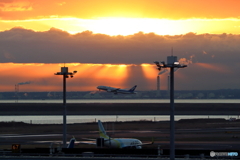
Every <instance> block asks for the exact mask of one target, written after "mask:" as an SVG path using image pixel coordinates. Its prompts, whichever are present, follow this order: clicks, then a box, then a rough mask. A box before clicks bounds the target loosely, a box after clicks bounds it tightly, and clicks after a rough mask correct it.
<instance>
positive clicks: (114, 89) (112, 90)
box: [97, 85, 137, 94]
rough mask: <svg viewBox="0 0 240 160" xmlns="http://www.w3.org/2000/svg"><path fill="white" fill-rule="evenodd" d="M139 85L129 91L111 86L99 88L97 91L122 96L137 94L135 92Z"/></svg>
mask: <svg viewBox="0 0 240 160" xmlns="http://www.w3.org/2000/svg"><path fill="white" fill-rule="evenodd" d="M136 87H137V85H135V86H133V87H132V88H130V89H129V90H126V89H120V88H114V87H109V86H98V87H97V89H99V90H103V91H107V92H114V94H118V93H122V94H136V92H134V90H135V89H136Z"/></svg>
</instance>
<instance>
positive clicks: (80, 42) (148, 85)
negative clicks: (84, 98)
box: [0, 0, 240, 92]
mask: <svg viewBox="0 0 240 160" xmlns="http://www.w3.org/2000/svg"><path fill="white" fill-rule="evenodd" d="M239 7H240V1H239V0H229V1H228V2H227V3H226V1H225V0H209V1H201V0H196V1H192V0H181V1H178V0H171V1H169V0H128V1H127V0H114V1H113V0H67V1H66V0H51V1H42V0H0V65H1V67H0V73H1V74H0V92H5V91H7V92H9V91H14V86H15V85H16V84H19V85H20V89H21V90H20V91H25V92H32V91H61V90H62V77H61V76H55V75H54V73H56V72H59V71H60V69H61V67H63V66H64V65H65V66H67V67H69V70H70V71H74V70H76V71H78V73H77V74H76V75H75V76H74V78H72V79H68V80H67V86H68V90H69V91H94V90H96V87H97V86H98V85H108V86H113V87H121V88H131V87H132V86H134V85H138V88H137V90H156V88H157V87H156V86H157V85H156V78H157V76H158V75H159V76H160V81H161V85H160V86H161V87H160V88H161V89H167V77H168V76H169V71H162V72H159V71H158V70H157V69H156V66H155V65H154V63H153V61H166V60H167V56H170V55H171V54H172V53H171V50H172V48H173V55H174V56H177V57H178V60H179V61H180V62H181V63H182V64H186V65H188V67H187V68H184V69H179V70H177V71H176V72H175V89H177V90H209V89H211V90H215V89H240V85H239V78H240V71H239V68H240V62H239V57H240V56H239V53H240V45H239V44H240V18H239V17H240V14H239V11H238V10H239Z"/></svg>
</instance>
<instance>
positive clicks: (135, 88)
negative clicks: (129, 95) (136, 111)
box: [129, 85, 137, 92]
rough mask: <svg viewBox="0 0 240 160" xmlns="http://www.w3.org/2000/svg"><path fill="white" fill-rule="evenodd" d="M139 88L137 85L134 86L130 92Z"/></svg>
mask: <svg viewBox="0 0 240 160" xmlns="http://www.w3.org/2000/svg"><path fill="white" fill-rule="evenodd" d="M136 88H137V85H135V86H133V87H132V88H131V89H129V91H130V92H134V90H135V89H136Z"/></svg>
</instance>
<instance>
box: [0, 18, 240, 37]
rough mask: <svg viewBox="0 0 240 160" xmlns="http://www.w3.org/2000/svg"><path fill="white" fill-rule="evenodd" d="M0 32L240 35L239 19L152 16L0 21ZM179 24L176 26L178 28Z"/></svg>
mask: <svg viewBox="0 0 240 160" xmlns="http://www.w3.org/2000/svg"><path fill="white" fill-rule="evenodd" d="M0 24H1V25H0V31H4V30H9V29H11V28H13V27H16V26H18V27H23V28H26V29H32V30H35V31H47V30H49V29H50V28H58V29H61V30H63V31H66V32H68V33H71V34H76V33H81V32H83V31H86V30H89V31H92V32H93V33H101V34H107V35H110V36H116V35H124V36H126V35H132V34H135V33H138V32H143V33H155V34H158V35H179V34H186V33H189V32H194V33H197V34H203V33H212V34H221V33H233V34H239V33H240V31H239V28H240V20H239V19H234V18H232V19H185V20H171V19H152V18H114V17H111V18H98V19H79V18H74V17H72V18H55V17H53V18H47V19H45V18H44V19H30V20H9V21H8V20H0ZM176 26H177V27H176Z"/></svg>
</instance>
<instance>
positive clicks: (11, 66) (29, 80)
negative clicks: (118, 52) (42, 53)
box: [0, 63, 165, 92]
mask: <svg viewBox="0 0 240 160" xmlns="http://www.w3.org/2000/svg"><path fill="white" fill-rule="evenodd" d="M65 65H66V66H67V67H69V69H68V70H69V72H73V71H75V70H76V71H77V74H76V75H75V76H74V78H69V79H67V85H68V90H69V91H95V90H97V89H96V87H97V86H98V85H107V86H108V85H109V86H115V87H119V86H121V87H124V88H130V87H132V86H133V85H135V84H136V83H139V82H140V81H142V80H144V79H147V80H154V79H155V77H156V75H157V73H158V71H157V70H155V66H154V65H153V64H148V65H124V64H81V63H70V64H65ZM61 67H63V64H41V63H28V64H26V63H25V64H21V63H2V64H1V68H0V73H1V75H0V79H1V91H10V92H11V91H14V85H16V84H19V88H20V91H26V92H29V91H61V90H62V76H58V75H54V73H57V72H60V70H61ZM133 67H134V68H133ZM133 71H134V72H133ZM147 71H150V72H147ZM136 72H137V74H136ZM129 81H131V82H129ZM144 83H145V84H144V85H142V86H140V87H138V89H139V88H140V89H141V90H146V89H149V88H151V87H152V89H155V84H152V85H151V84H148V83H147V82H144ZM149 85H150V86H151V87H150V86H149ZM162 87H164V86H162ZM164 88H165V87H164Z"/></svg>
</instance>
